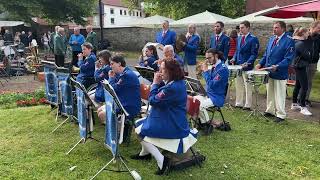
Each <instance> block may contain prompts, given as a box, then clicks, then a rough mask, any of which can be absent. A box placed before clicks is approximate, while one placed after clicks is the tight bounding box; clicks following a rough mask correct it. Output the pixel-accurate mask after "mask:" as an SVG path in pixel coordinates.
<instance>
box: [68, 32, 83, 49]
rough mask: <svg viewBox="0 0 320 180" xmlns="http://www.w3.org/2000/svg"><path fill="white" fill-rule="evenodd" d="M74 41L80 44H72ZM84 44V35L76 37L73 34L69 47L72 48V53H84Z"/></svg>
mask: <svg viewBox="0 0 320 180" xmlns="http://www.w3.org/2000/svg"><path fill="white" fill-rule="evenodd" d="M73 41H76V42H78V44H72V42H73ZM83 43H84V36H83V35H82V34H79V35H77V36H76V35H74V34H72V35H71V36H70V39H69V45H70V46H71V48H72V51H79V52H80V51H82V49H81V45H82V44H83Z"/></svg>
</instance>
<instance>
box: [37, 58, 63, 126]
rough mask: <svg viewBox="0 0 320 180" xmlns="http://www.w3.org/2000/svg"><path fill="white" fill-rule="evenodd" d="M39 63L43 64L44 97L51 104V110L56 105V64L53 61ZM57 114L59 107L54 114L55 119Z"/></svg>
mask: <svg viewBox="0 0 320 180" xmlns="http://www.w3.org/2000/svg"><path fill="white" fill-rule="evenodd" d="M41 64H43V68H44V74H45V92H46V99H47V102H48V103H49V104H50V105H51V110H52V111H53V110H54V107H58V80H57V75H56V70H57V68H58V66H57V65H56V64H55V63H54V62H50V61H41ZM52 111H51V112H52ZM58 114H59V108H58V110H57V114H56V121H57V120H58Z"/></svg>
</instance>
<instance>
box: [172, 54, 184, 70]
mask: <svg viewBox="0 0 320 180" xmlns="http://www.w3.org/2000/svg"><path fill="white" fill-rule="evenodd" d="M173 58H174V59H176V60H177V61H178V63H179V64H180V66H181V67H182V68H183V66H184V61H183V59H182V57H180V56H179V55H178V54H174V57H173Z"/></svg>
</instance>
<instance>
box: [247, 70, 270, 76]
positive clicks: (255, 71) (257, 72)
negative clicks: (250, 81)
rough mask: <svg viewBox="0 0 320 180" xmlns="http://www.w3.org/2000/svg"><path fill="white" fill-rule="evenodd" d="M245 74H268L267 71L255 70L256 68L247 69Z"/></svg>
mask: <svg viewBox="0 0 320 180" xmlns="http://www.w3.org/2000/svg"><path fill="white" fill-rule="evenodd" d="M247 74H254V75H268V74H269V71H257V70H251V71H247Z"/></svg>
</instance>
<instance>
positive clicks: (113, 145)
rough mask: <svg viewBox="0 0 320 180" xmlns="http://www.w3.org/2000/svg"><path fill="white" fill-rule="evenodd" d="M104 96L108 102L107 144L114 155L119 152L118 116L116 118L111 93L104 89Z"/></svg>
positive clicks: (106, 109)
mask: <svg viewBox="0 0 320 180" xmlns="http://www.w3.org/2000/svg"><path fill="white" fill-rule="evenodd" d="M104 97H105V102H106V108H105V111H106V119H105V120H106V126H105V127H106V129H105V145H106V146H107V148H108V149H110V151H111V153H112V155H113V156H115V155H116V152H117V147H118V146H117V138H118V136H117V133H118V131H117V129H118V128H117V118H116V114H115V112H116V106H115V103H114V100H113V97H112V96H111V94H110V93H109V92H108V91H107V90H105V89H104Z"/></svg>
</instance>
